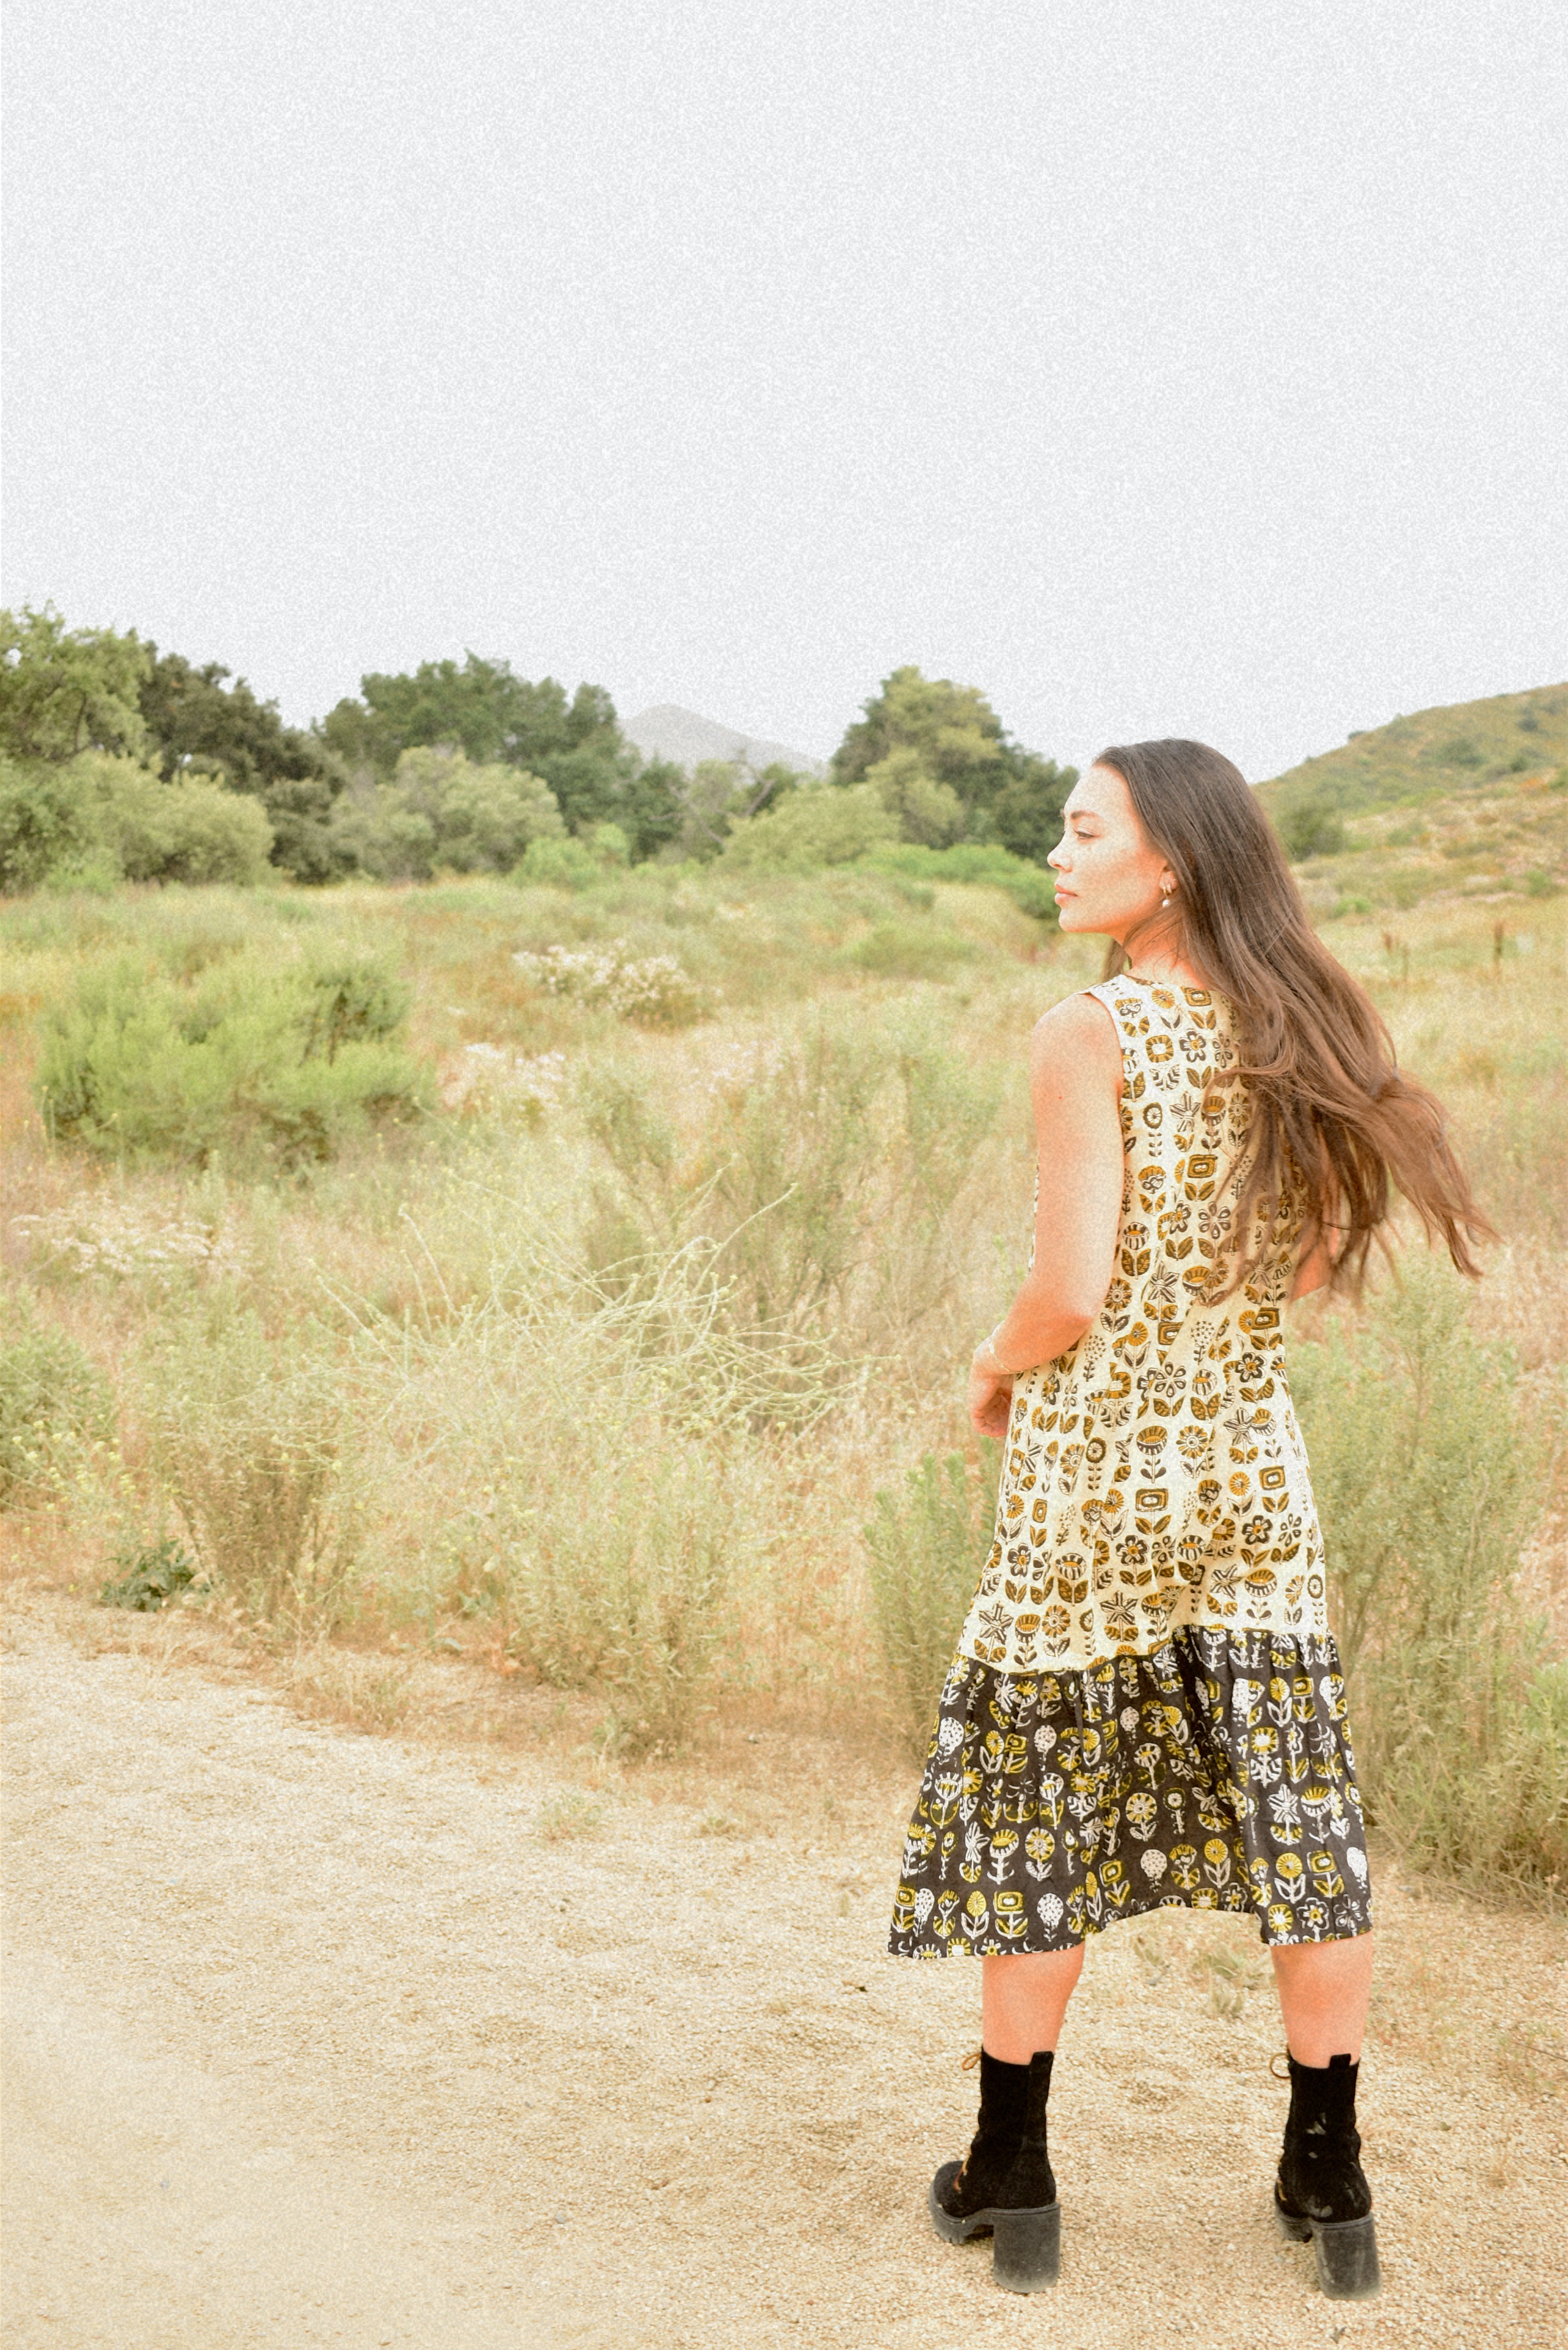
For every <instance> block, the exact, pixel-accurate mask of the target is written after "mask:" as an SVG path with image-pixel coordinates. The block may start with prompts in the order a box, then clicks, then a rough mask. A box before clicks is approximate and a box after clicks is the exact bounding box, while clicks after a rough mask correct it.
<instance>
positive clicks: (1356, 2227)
mask: <svg viewBox="0 0 1568 2350" xmlns="http://www.w3.org/2000/svg"><path fill="white" fill-rule="evenodd" d="M1312 2237H1313V2250H1314V2252H1315V2253H1316V2255H1317V2281H1318V2283H1319V2284H1320V2285H1321V2287H1322V2288H1323V2291H1324V2293H1326V2294H1327V2295H1328V2297H1329V2299H1330V2300H1331V2301H1370V2300H1371V2298H1372V2296H1373V2294H1374V2293H1376V2292H1377V2291H1378V2290H1379V2288H1380V2286H1381V2285H1382V2282H1383V2273H1382V2271H1381V2270H1380V2269H1379V2267H1378V2265H1377V2233H1376V2228H1375V2227H1374V2224H1373V2221H1372V2219H1371V2216H1370V2214H1368V2216H1367V2217H1366V2219H1365V2220H1320V2221H1319V2222H1318V2223H1317V2224H1316V2225H1315V2226H1314V2229H1313V2230H1312Z"/></svg>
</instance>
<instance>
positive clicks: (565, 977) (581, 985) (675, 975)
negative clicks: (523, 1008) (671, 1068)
mask: <svg viewBox="0 0 1568 2350" xmlns="http://www.w3.org/2000/svg"><path fill="white" fill-rule="evenodd" d="M573 846H576V844H575V843H574V844H573ZM512 960H513V962H514V963H515V964H516V966H517V969H518V970H519V971H520V972H522V974H523V977H524V979H525V980H526V981H527V983H528V984H529V986H530V987H536V988H538V990H539V991H540V993H542V994H545V995H564V996H569V997H570V998H571V999H572V1000H573V1001H574V1002H576V1003H587V1004H599V1005H602V1006H603V1007H604V1008H605V1009H606V1010H607V1011H609V1012H614V1013H616V1014H618V1016H619V1017H620V1018H621V1019H623V1020H632V1021H635V1022H636V1023H637V1024H638V1026H639V1027H641V1028H689V1027H690V1026H691V1023H692V1022H693V1021H694V1020H701V1019H703V1018H704V1017H705V1016H706V1015H707V1013H708V1011H709V1008H710V1006H709V1002H708V998H707V996H706V994H705V993H704V992H703V990H702V989H701V988H700V987H699V986H698V985H697V984H696V983H695V981H693V980H691V979H689V978H688V977H687V975H686V973H685V972H684V971H682V969H681V968H680V963H679V962H677V961H676V959H675V957H674V956H673V955H648V956H646V957H644V958H643V959H642V960H641V961H638V960H636V959H635V958H633V957H632V956H630V955H628V952H627V947H626V941H625V940H624V939H611V940H609V941H607V943H606V944H605V945H604V946H602V947H580V948H572V947H546V948H545V950H544V951H543V953H540V954H532V953H528V952H522V953H518V954H514V956H513V958H512Z"/></svg>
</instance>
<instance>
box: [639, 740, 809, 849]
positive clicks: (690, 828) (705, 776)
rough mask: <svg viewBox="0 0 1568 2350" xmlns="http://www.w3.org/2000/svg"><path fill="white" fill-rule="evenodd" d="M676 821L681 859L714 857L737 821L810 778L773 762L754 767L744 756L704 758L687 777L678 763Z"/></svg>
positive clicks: (746, 819) (757, 812)
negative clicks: (742, 757)
mask: <svg viewBox="0 0 1568 2350" xmlns="http://www.w3.org/2000/svg"><path fill="white" fill-rule="evenodd" d="M674 772H675V774H676V775H678V776H679V777H680V783H679V786H678V798H679V807H680V820H679V824H678V827H677V830H676V832H675V834H674V836H673V837H674V839H675V841H676V842H677V844H678V846H679V848H680V854H681V856H682V857H688V858H692V859H693V860H694V861H695V862H696V863H698V864H705V863H706V862H707V860H708V859H709V858H713V857H717V856H718V855H719V853H720V851H721V849H722V847H723V846H724V844H725V842H726V841H727V840H728V838H729V837H730V835H731V833H732V831H733V829H734V828H735V827H736V826H737V825H742V824H746V823H748V822H749V821H750V820H751V818H752V817H753V816H760V815H761V814H762V813H763V811H764V810H771V809H773V808H774V807H776V806H778V804H779V802H780V801H781V800H783V799H784V797H785V795H787V794H789V793H791V792H794V791H795V790H797V789H798V787H799V786H800V785H802V784H805V783H807V782H808V781H809V780H810V778H809V777H807V776H805V775H796V774H795V772H794V769H793V768H791V767H786V766H784V764H783V763H782V761H777V760H775V761H774V763H773V764H771V765H769V766H766V767H763V768H761V769H758V768H756V767H753V764H752V763H751V761H750V760H749V759H703V760H701V761H700V762H699V763H698V764H697V765H696V766H695V767H693V768H692V770H691V775H689V776H688V775H685V774H684V773H683V772H682V771H681V769H680V768H679V767H678V768H676V769H675V771H674Z"/></svg>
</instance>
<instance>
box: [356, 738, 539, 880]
mask: <svg viewBox="0 0 1568 2350" xmlns="http://www.w3.org/2000/svg"><path fill="white" fill-rule="evenodd" d="M333 829H334V847H336V848H337V851H338V853H339V854H340V855H341V856H342V857H343V858H344V859H345V861H346V862H351V863H352V864H354V865H357V866H358V868H360V870H361V871H363V872H366V873H371V874H374V875H376V876H377V878H378V879H382V880H415V881H426V880H429V879H430V877H431V873H432V872H434V871H435V870H436V868H438V867H445V868H448V869H449V870H450V871H452V872H454V873H509V872H511V871H512V870H513V868H514V867H515V866H517V865H518V864H519V863H520V862H521V861H522V859H523V858H524V854H525V852H526V850H527V849H528V847H529V846H530V844H531V843H532V842H534V841H535V840H543V839H548V838H551V837H558V836H559V835H560V834H562V833H563V832H564V831H565V829H566V827H565V826H564V825H563V824H562V822H561V812H560V810H559V808H558V807H557V806H556V795H555V794H554V793H553V792H552V791H551V789H550V787H549V785H547V784H545V783H544V782H542V781H541V780H540V778H539V777H538V776H537V775H528V774H527V773H525V772H524V770H523V769H522V768H519V767H507V766H504V765H502V764H501V763H500V761H499V760H493V761H491V762H490V763H489V764H486V765H484V766H476V765H475V764H473V762H472V760H470V759H468V758H465V757H464V755H463V754H462V752H461V751H458V750H454V749H452V748H451V747H450V746H448V745H444V744H443V745H441V746H440V747H434V746H430V747H427V746H424V745H420V746H418V747H416V748H415V749H413V750H411V751H405V752H404V753H403V754H402V756H401V758H400V760H399V761H398V765H397V772H396V774H395V775H394V776H393V778H392V781H391V783H390V784H373V785H356V786H354V787H352V788H351V789H350V790H349V791H348V792H347V793H346V794H345V795H344V797H343V799H342V800H341V801H340V803H339V805H338V809H337V815H336V816H335V818H334V827H333Z"/></svg>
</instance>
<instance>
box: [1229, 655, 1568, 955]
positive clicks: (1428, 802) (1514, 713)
mask: <svg viewBox="0 0 1568 2350" xmlns="http://www.w3.org/2000/svg"><path fill="white" fill-rule="evenodd" d="M1565 785H1568V684H1564V685H1547V686H1537V687H1535V688H1534V689H1532V691H1529V692H1526V693H1500V694H1493V695H1491V696H1490V697H1489V698H1488V699H1487V700H1485V701H1482V702H1451V703H1449V704H1447V705H1446V706H1444V707H1442V708H1440V709H1437V710H1421V711H1417V712H1415V714H1414V715H1413V716H1411V717H1407V718H1395V719H1392V720H1390V722H1389V723H1388V724H1387V725H1386V726H1379V727H1376V728H1375V729H1372V730H1370V731H1368V732H1366V733H1356V734H1353V735H1352V736H1351V737H1350V739H1349V741H1348V742H1347V743H1342V744H1341V745H1340V747H1339V748H1338V749H1337V750H1334V751H1325V752H1324V753H1322V754H1321V755H1320V756H1318V757H1317V758H1314V759H1304V760H1303V762H1302V764H1300V766H1297V767H1292V768H1291V769H1290V770H1289V771H1288V772H1287V773H1286V774H1284V775H1276V776H1274V777H1273V778H1272V781H1270V782H1268V783H1266V784H1260V785H1259V786H1258V796H1259V798H1260V800H1262V804H1263V806H1265V807H1266V808H1267V810H1268V812H1269V814H1270V816H1272V818H1273V820H1274V822H1275V823H1276V824H1277V825H1278V826H1279V827H1280V829H1281V831H1282V833H1283V834H1284V837H1285V839H1286V843H1287V845H1288V846H1289V847H1291V849H1292V852H1293V856H1294V857H1295V859H1296V861H1297V864H1298V866H1299V868H1300V870H1301V874H1302V879H1303V885H1304V886H1305V887H1306V889H1307V893H1308V896H1309V898H1310V899H1312V901H1313V903H1314V905H1315V906H1317V907H1319V908H1320V909H1321V910H1324V911H1335V910H1337V911H1340V912H1355V911H1358V910H1364V911H1366V912H1371V911H1372V910H1374V909H1375V908H1387V907H1400V906H1408V905H1413V904H1414V903H1416V901H1417V899H1422V898H1427V897H1431V896H1433V895H1437V894H1444V893H1463V894H1464V895H1466V896H1476V895H1490V894H1498V895H1501V894H1505V893H1508V894H1512V893H1522V894H1525V895H1528V896H1546V895H1549V894H1551V893H1552V891H1554V890H1555V889H1562V888H1568V788H1565Z"/></svg>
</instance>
